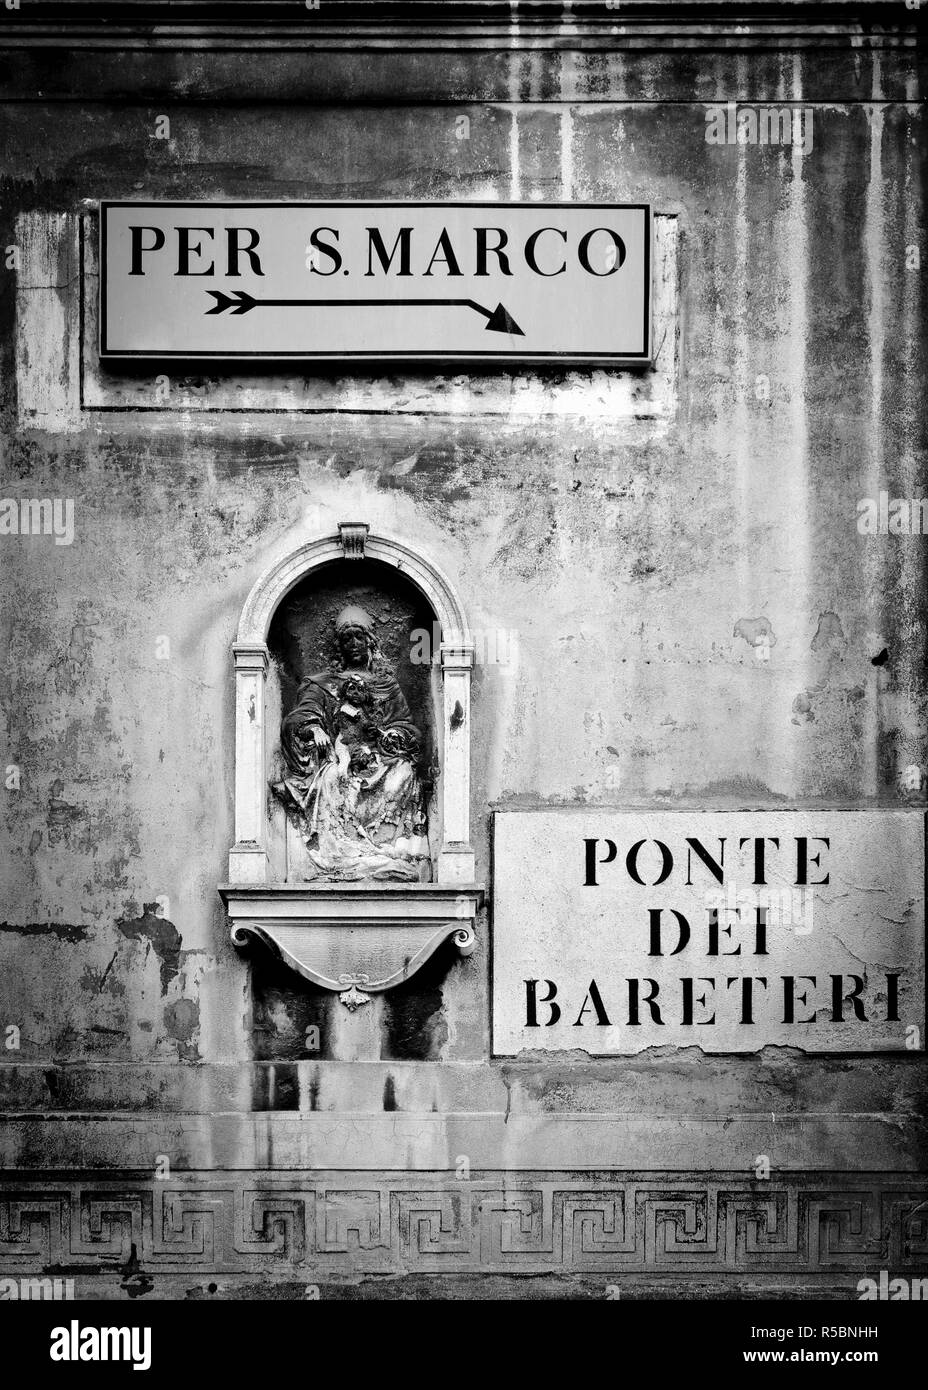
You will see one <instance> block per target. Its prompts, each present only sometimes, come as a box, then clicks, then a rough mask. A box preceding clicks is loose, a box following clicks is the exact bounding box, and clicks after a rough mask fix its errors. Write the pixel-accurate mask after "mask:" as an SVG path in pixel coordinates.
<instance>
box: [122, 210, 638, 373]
mask: <svg viewBox="0 0 928 1390" xmlns="http://www.w3.org/2000/svg"><path fill="white" fill-rule="evenodd" d="M133 207H137V208H152V207H157V208H413V209H421V208H424V207H428V208H490V209H497V210H498V209H500V208H536V209H543V208H564V209H568V210H582V209H589V210H591V211H595V210H599V209H603V210H605V211H614V210H616V209H620V210H622V211H623V212H628V211H632V212H643V213H644V218H645V236H644V279H645V296H644V301H645V302H644V322H643V325H642V327H643V341H644V348H643V349H642V350H641V351H640V352H627V353H621V354H611V355H610V354H603V353H583V352H574V353H559V352H548V353H539V352H535V353H531V354H522V353H519V352H518V350H510V351H507V352H503V351H493V350H491V349H488V350H487V351H486V352H480V353H473V352H456V351H454V350H453V349H441V348H436V349H434V350H433V351H431V352H402V351H396V352H376V351H371V350H367V351H365V350H364V349H359V350H357V351H355V350H351V351H348V352H249V351H240V352H239V351H235V352H198V351H196V350H195V349H192V348H185V349H177V348H174V349H170V350H162V351H160V352H153V351H148V350H147V349H144V348H131V349H129V348H126V349H122V350H120V349H118V348H108V347H107V346H106V282H107V271H106V266H107V261H106V220H107V219H106V213H107V212H108V211H109V210H110V209H111V208H112V209H115V208H133ZM99 218H100V227H99V235H100V264H99V276H100V322H99V325H98V331H99V357H100V360H101V361H104V362H128V361H145V362H159V361H165V360H166V359H168V358H173V359H178V358H179V359H181V360H182V361H187V362H294V361H295V362H301V361H302V362H318V363H320V364H321V363H326V362H348V361H350V362H424V363H425V362H437V363H448V364H453V363H455V362H469V363H475V364H478V363H481V362H488V363H490V364H492V365H493V366H499V367H503V366H505V364H506V363H507V362H511V363H513V364H524V365H526V366H531V365H533V364H537V365H552V364H553V365H557V364H560V365H562V366H565V367H569V366H571V365H572V364H577V365H582V366H587V367H595V366H620V365H623V364H624V365H626V366H649V365H650V364H651V360H652V339H651V329H652V318H653V300H654V286H653V271H652V266H653V259H654V258H653V255H652V240H653V236H654V211H653V206H652V204H651V203H583V202H574V203H547V202H532V201H525V200H522V201H519V202H507V201H502V200H498V201H496V202H466V201H456V202H433V201H429V200H428V199H419V200H418V201H409V200H406V199H396V200H394V199H382V200H379V201H376V202H360V201H355V200H354V199H350V198H349V199H340V200H335V201H332V200H328V199H312V200H309V201H306V202H303V201H299V200H292V201H288V200H287V199H273V200H271V201H261V202H258V201H254V200H248V199H246V200H244V201H237V200H235V199H213V200H207V201H203V200H198V201H195V202H188V201H164V202H158V201H155V202H153V201H151V200H142V199H111V198H106V199H101V200H100V203H99Z"/></svg>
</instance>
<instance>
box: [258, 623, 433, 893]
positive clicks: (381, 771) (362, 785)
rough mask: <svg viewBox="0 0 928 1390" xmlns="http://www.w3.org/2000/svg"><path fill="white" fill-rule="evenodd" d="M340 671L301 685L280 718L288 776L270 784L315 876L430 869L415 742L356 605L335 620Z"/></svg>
mask: <svg viewBox="0 0 928 1390" xmlns="http://www.w3.org/2000/svg"><path fill="white" fill-rule="evenodd" d="M335 636H336V641H337V645H338V651H339V656H340V667H341V669H339V670H326V671H320V672H318V673H317V674H316V675H313V676H310V677H309V679H308V680H304V681H303V682H302V684H301V685H300V688H299V692H298V694H297V699H296V704H295V705H294V707H293V709H292V710H291V711H290V713H289V714H287V715H286V716H285V718H284V720H283V723H282V725H281V740H280V741H281V752H282V754H283V758H284V762H285V764H286V775H285V777H284V780H283V781H282V782H278V783H277V784H276V785H275V786H274V791H275V793H276V794H277V795H278V796H279V797H280V798H281V800H283V801H284V803H285V804H286V806H287V808H288V814H289V815H290V817H291V819H292V820H293V822H294V824H295V825H296V827H297V829H298V831H299V833H300V835H301V836H302V838H303V840H304V842H305V844H306V847H307V850H308V855H309V860H310V862H311V863H312V865H313V866H314V867H315V870H316V873H315V875H313V876H315V877H319V878H322V879H329V880H336V881H341V880H358V879H411V880H424V879H427V878H428V877H429V871H430V864H431V861H430V857H429V845H428V838H427V828H428V827H427V812H426V808H425V804H424V793H423V787H422V783H421V780H420V776H419V771H418V767H419V760H420V750H421V744H422V736H421V734H420V731H419V730H418V729H417V728H416V726H415V724H414V723H413V722H412V719H411V718H410V713H409V707H408V705H407V703H406V700H405V697H404V695H403V692H402V690H401V689H400V687H399V684H398V682H397V680H396V677H395V675H394V674H393V671H392V670H391V668H390V666H389V664H388V662H387V661H386V660H385V659H384V658H383V656H382V655H381V654H380V652H379V649H378V645H377V639H376V636H375V633H374V622H373V619H372V618H371V617H370V615H369V614H368V613H366V612H365V611H364V609H363V608H357V607H353V606H350V607H348V608H343V609H342V611H341V612H340V613H339V615H338V617H337V618H336V620H335Z"/></svg>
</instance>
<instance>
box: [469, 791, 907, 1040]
mask: <svg viewBox="0 0 928 1390" xmlns="http://www.w3.org/2000/svg"><path fill="white" fill-rule="evenodd" d="M924 832H925V818H924V815H923V813H921V812H918V811H896V810H886V811H883V810H875V811H763V812H757V811H753V812H750V811H748V812H743V811H726V812H693V811H660V812H642V813H631V812H611V811H608V810H602V809H597V810H593V811H587V810H581V809H577V810H574V809H573V808H564V809H559V810H541V811H505V812H498V813H497V814H496V817H495V846H494V850H495V852H494V881H493V1051H494V1054H495V1055H496V1056H506V1057H511V1056H516V1055H518V1054H519V1053H523V1052H585V1053H589V1054H594V1055H597V1056H621V1055H625V1054H630V1053H636V1052H642V1051H644V1050H645V1049H646V1048H652V1047H698V1048H702V1049H703V1050H704V1051H706V1052H753V1051H756V1050H757V1049H758V1048H760V1047H763V1046H764V1045H765V1044H768V1043H771V1044H776V1045H778V1046H781V1047H793V1048H798V1049H801V1050H803V1051H805V1052H848V1053H854V1052H903V1051H906V1050H910V1051H923V1050H924V1046H925V1038H924V1035H925V974H924V970H925V914H924V905H925V845H924Z"/></svg>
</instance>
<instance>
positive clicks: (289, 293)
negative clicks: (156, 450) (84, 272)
mask: <svg viewBox="0 0 928 1390" xmlns="http://www.w3.org/2000/svg"><path fill="white" fill-rule="evenodd" d="M650 353H651V210H650V207H649V206H648V205H646V204H627V205H620V204H614V203H606V204H586V203H553V204H552V203H543V204H542V203H355V202H352V203H117V202H104V203H101V205H100V355H101V357H103V358H150V359H154V360H157V359H162V358H188V359H191V360H195V359H197V358H210V359H224V358H228V359H230V360H239V359H261V358H265V359H275V358H277V359H287V358H306V359H320V360H326V359H328V360H342V359H358V360H362V359H368V360H370V359H378V358H381V359H382V358H388V359H392V360H404V359H425V360H430V361H431V360H434V361H436V362H442V361H487V362H490V363H498V364H504V363H506V362H537V363H542V362H565V363H591V364H592V363H597V362H600V363H607V362H619V361H622V362H647V361H648V360H649V359H650Z"/></svg>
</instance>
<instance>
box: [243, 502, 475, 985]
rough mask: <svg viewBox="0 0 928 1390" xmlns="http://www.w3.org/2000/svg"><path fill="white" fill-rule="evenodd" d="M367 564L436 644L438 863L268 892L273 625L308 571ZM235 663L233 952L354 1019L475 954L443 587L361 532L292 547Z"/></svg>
mask: <svg viewBox="0 0 928 1390" xmlns="http://www.w3.org/2000/svg"><path fill="white" fill-rule="evenodd" d="M363 560H374V561H379V562H380V563H381V564H383V565H386V566H390V567H392V568H393V569H395V570H397V571H399V572H400V574H402V575H403V576H404V578H405V579H406V580H408V581H411V583H412V584H413V585H414V586H415V588H416V589H417V590H419V592H420V593H421V594H422V595H423V597H424V599H425V600H426V602H427V603H428V605H429V607H430V608H431V610H432V612H433V613H434V615H435V621H436V624H437V626H438V629H439V631H440V636H441V640H440V643H439V647H438V652H437V662H436V666H437V671H438V676H439V691H438V699H437V701H436V710H435V724H436V728H435V739H436V753H437V757H438V763H439V780H438V796H437V801H438V812H439V827H438V830H439V834H438V836H437V838H436V843H435V846H434V848H433V850H432V876H431V877H432V881H431V882H428V883H383V882H377V883H368V882H365V881H360V882H352V883H332V882H319V881H317V880H313V881H310V882H293V881H281V880H279V879H278V880H276V881H275V877H274V874H273V872H272V869H271V857H270V855H269V829H270V816H271V813H270V811H269V807H268V791H269V788H268V774H269V767H270V762H271V754H272V750H273V747H274V743H275V741H276V739H277V737H278V733H277V729H276V728H273V727H270V726H269V722H268V700H267V694H268V689H267V686H268V671H269V666H270V651H269V647H268V634H269V631H270V628H271V622H272V619H273V617H274V614H275V613H276V612H277V610H278V608H279V606H280V604H281V603H282V602H283V601H284V599H285V598H286V597H287V595H288V594H289V593H290V592H291V591H292V590H293V589H294V588H295V587H296V586H297V585H298V584H300V583H301V582H302V581H304V580H305V579H306V578H307V577H308V576H311V575H313V574H314V572H315V571H317V570H321V569H322V568H323V567H325V566H330V565H331V564H332V562H334V561H363ZM233 656H234V662H235V840H234V843H233V845H232V846H231V848H230V850H229V861H228V882H227V883H226V884H224V885H222V886H221V887H220V893H221V894H222V897H223V900H224V901H225V903H226V907H227V909H228V911H229V915H230V917H231V919H232V939H233V941H234V942H235V944H236V945H238V946H242V945H244V944H246V941H247V940H248V939H249V938H257V939H260V940H261V941H263V942H264V944H265V945H267V946H268V947H269V948H270V949H272V950H274V951H275V952H276V953H277V954H279V955H280V956H281V958H282V959H284V960H285V961H286V962H287V963H288V964H290V965H291V966H293V968H294V969H296V970H298V971H299V973H301V974H302V975H304V976H305V977H306V978H307V979H311V980H313V981H314V983H316V984H318V985H321V986H322V987H324V988H328V989H337V990H338V991H339V992H340V994H341V997H342V999H343V1002H345V1003H346V1004H348V1006H349V1007H350V1008H356V1007H358V1006H359V1004H361V1003H363V1002H365V1001H366V998H367V997H368V996H369V994H370V993H372V992H377V991H380V990H382V989H387V988H389V987H390V986H391V985H393V984H397V983H399V982H400V980H402V979H408V978H409V976H410V975H412V974H414V973H415V971H416V970H417V969H418V968H419V966H420V965H421V964H423V963H424V961H425V960H427V959H428V957H429V956H430V955H431V954H432V953H433V951H434V950H435V949H437V947H438V946H439V945H440V944H441V941H443V940H444V939H445V937H447V936H449V935H452V934H453V935H454V938H455V941H456V944H457V945H458V947H459V949H460V950H461V951H462V953H464V954H469V953H470V951H472V950H473V946H474V940H475V938H474V930H473V923H474V919H475V917H476V913H477V910H478V908H479V906H480V903H481V902H482V896H483V895H482V891H481V889H480V888H479V887H478V885H476V884H475V882H474V851H473V848H472V845H471V842H470V719H471V706H470V687H471V670H472V668H473V661H474V643H473V639H472V637H471V633H470V629H469V626H468V623H467V619H466V615H465V613H464V608H463V605H462V603H461V601H460V599H459V597H458V595H457V593H456V591H455V589H454V587H453V585H452V584H451V582H450V580H449V579H448V578H447V576H446V575H445V574H444V573H443V572H442V570H441V569H440V568H439V567H438V566H437V565H436V564H434V562H433V561H431V560H430V559H428V558H427V557H426V556H425V555H424V554H423V553H422V552H421V551H419V550H417V549H414V548H413V547H411V546H409V545H407V544H405V543H404V542H402V541H398V540H396V539H394V538H393V537H391V536H387V535H384V534H381V533H377V532H372V531H371V530H370V527H369V526H368V524H367V523H366V522H341V523H340V524H339V526H338V530H337V532H335V533H333V534H331V535H327V536H322V537H320V538H318V539H316V540H311V541H307V542H305V543H304V544H303V545H301V546H298V547H297V548H296V549H295V550H292V551H290V552H289V553H288V554H287V555H284V556H283V557H282V558H281V559H279V560H277V561H276V562H275V563H274V564H272V565H271V566H270V567H269V568H268V569H267V570H265V572H264V573H263V574H262V575H261V576H260V577H259V579H258V580H257V582H256V583H255V585H254V587H253V588H252V590H251V592H250V594H249V595H248V598H247V600H246V602H245V606H244V608H243V610H242V615H241V619H240V622H239V626H238V632H237V634H236V639H235V641H234V643H233ZM435 661H436V654H434V653H433V662H435ZM346 928H347V929H348V932H347V934H346V931H345V929H346ZM346 982H347V983H346Z"/></svg>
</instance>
